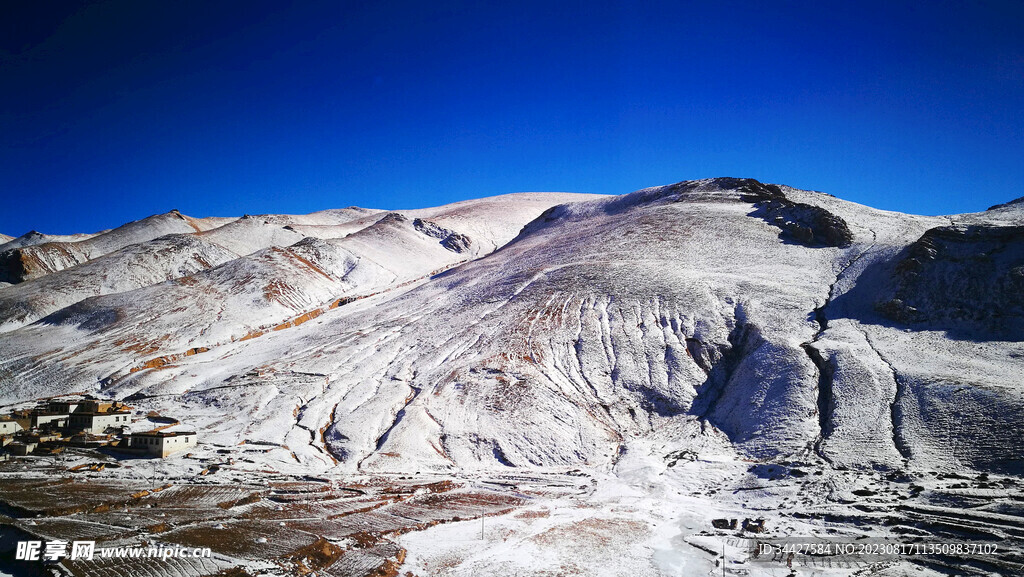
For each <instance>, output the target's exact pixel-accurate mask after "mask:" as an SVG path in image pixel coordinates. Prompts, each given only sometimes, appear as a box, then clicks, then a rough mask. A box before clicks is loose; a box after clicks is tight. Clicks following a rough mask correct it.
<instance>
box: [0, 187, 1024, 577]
mask: <svg viewBox="0 0 1024 577" xmlns="http://www.w3.org/2000/svg"><path fill="white" fill-rule="evenodd" d="M151 219H152V220H151ZM151 219H146V220H143V221H138V222H136V223H131V224H130V225H126V227H122V228H123V229H124V230H122V229H115V230H113V231H106V232H104V233H100V234H97V235H92V236H87V237H83V238H80V239H59V240H54V239H48V238H36V237H32V238H21V239H14V240H11V241H9V242H7V243H6V244H3V245H0V260H3V261H4V262H5V263H11V262H16V263H21V264H18V265H17V266H14V265H11V266H9V267H8V268H9V269H10V271H14V272H18V271H20V272H19V274H20V275H21V276H20V277H19V276H17V275H13V276H12V275H11V273H10V272H8V275H9V277H10V278H9V281H13V284H10V286H3V287H2V288H0V402H2V403H3V404H4V405H5V407H7V408H15V407H20V406H30V405H31V404H32V402H33V401H34V400H35V399H37V398H41V397H52V396H56V395H62V394H72V393H75V394H82V393H88V394H92V395H95V396H99V397H104V398H115V399H119V400H124V401H126V402H128V403H129V404H131V405H132V406H133V407H135V410H136V412H137V417H139V418H141V417H142V416H143V415H145V414H147V413H149V412H150V411H156V412H158V413H160V414H163V415H167V416H171V417H174V418H177V419H179V420H180V421H182V423H183V424H182V425H180V426H181V427H187V428H192V429H196V430H198V431H199V433H200V445H199V447H198V448H197V449H196V450H195V451H194V452H192V453H191V454H190V455H187V456H186V455H178V456H174V457H172V458H169V459H166V460H161V461H150V460H141V459H120V460H118V459H115V458H114V457H112V456H110V455H89V454H86V453H75V454H73V455H71V456H68V457H65V458H64V460H63V462H61V461H56V462H54V461H55V460H54V459H53V458H49V459H47V458H33V457H30V458H27V459H23V460H22V459H20V460H16V461H13V462H10V463H6V464H4V465H3V468H2V469H0V500H3V501H4V502H7V503H8V504H9V505H11V506H13V507H14V509H12V510H11V511H8V512H7V514H8V515H11V517H12V519H13V520H10V521H8V522H9V523H13V524H14V525H17V526H19V527H20V528H22V529H24V530H27V531H29V532H32V533H35V534H38V535H41V536H45V537H51V538H71V536H73V535H96V536H97V538H98V539H100V538H110V537H105V536H107V535H110V534H116V535H117V536H116V537H112V538H113V539H122V540H125V542H141V541H144V540H153V539H156V540H160V541H161V542H164V541H165V542H169V543H182V544H190V545H192V544H199V543H211V545H209V546H211V548H213V549H214V551H215V553H216V556H215V558H214V559H212V560H207V561H208V563H207V564H203V563H200V562H198V561H197V562H194V563H177V564H175V565H173V566H171V565H166V566H165V565H154V567H155V568H147V569H146V571H147V572H149V573H153V574H166V575H205V574H213V573H216V572H218V571H221V570H224V569H229V568H231V567H243V568H245V570H246V571H248V572H249V573H251V574H255V573H261V572H269V573H288V572H301V571H303V570H304V569H303V568H305V569H309V570H314V571H317V572H318V574H331V575H356V574H371V573H373V572H374V571H378V572H380V573H379V574H396V575H397V574H400V575H405V574H406V573H407V572H409V573H412V574H414V575H524V574H536V575H706V574H721V573H722V571H723V569H724V571H725V573H726V574H734V575H739V574H745V575H788V574H790V572H791V571H795V572H796V574H800V575H850V574H865V575H867V574H873V575H904V574H911V575H932V574H939V575H946V574H977V575H988V574H1004V575H1013V574H1018V573H1019V572H1021V571H1024V544H1022V539H1024V505H1022V502H1024V501H1022V499H1024V497H1021V495H1022V492H1021V490H1020V488H1021V485H1020V483H1021V482H1024V481H1022V480H1021V476H1022V474H1024V442H1021V440H1020V438H1019V433H1018V431H1019V430H1020V428H1021V425H1024V393H1022V387H1021V382H1020V379H1021V377H1020V376H1021V374H1022V370H1021V369H1022V368H1024V361H1022V359H1024V344H1022V342H1024V338H1022V332H1021V330H1020V327H1021V326H1024V311H1022V305H1024V303H1022V299H1021V294H1024V292H1022V291H1024V232H1022V231H1024V228H1022V227H1024V205H1022V204H1021V203H1015V204H1009V205H1006V206H1002V207H1000V208H994V209H992V210H989V211H987V212H985V213H978V214H972V215H956V216H949V217H924V216H915V215H906V214H899V213H891V212H884V211H878V210H874V209H871V208H868V207H864V206H860V205H856V204H853V203H849V202H845V201H842V200H839V199H836V198H834V197H831V196H828V195H825V194H822V193H816V192H808V191H801V190H796V189H791V188H788V187H775V186H771V185H767V186H766V185H762V184H761V183H757V182H756V181H749V180H739V179H713V180H705V181H691V182H685V183H679V184H676V185H671V186H667V187H658V188H652V189H645V190H641V191H637V192H635V193H632V194H629V195H624V196H619V197H599V196H591V195H573V194H553V193H552V194H547V193H526V194H517V195H506V196H500V197H492V198H484V199H480V200H475V201H467V202H463V203H456V204H453V205H447V206H444V207H438V208H434V209H418V210H411V211H401V210H400V211H393V212H387V211H376V210H364V209H355V208H353V209H343V210H337V211H325V212H322V213H315V214H313V215H303V216H288V215H265V216H246V217H244V218H240V219H192V218H190V217H185V216H183V215H180V214H178V213H176V212H174V213H168V214H167V215H159V216H157V217H151ZM148 221H151V222H152V223H153V224H152V226H151V227H150V226H149V225H146V224H145V223H146V222H148ZM182 227H188V229H184V228H182ZM27 236H30V235H27ZM37 236H38V235H37ZM68 245H70V246H68ZM79 245H80V246H79ZM61 259H63V260H61ZM68 259H71V260H68ZM72 261H74V262H72ZM19 267H20V268H19ZM0 286H2V285H0ZM134 426H135V427H136V428H142V429H145V428H147V427H148V425H146V424H145V420H144V419H143V420H141V421H139V422H137V423H136V424H135V425H134ZM90 459H91V460H93V461H95V460H97V459H102V460H104V461H105V462H109V463H110V466H107V467H106V468H104V469H103V470H102V471H89V470H87V469H79V470H77V471H74V472H70V471H64V469H65V468H68V467H72V466H75V465H76V464H83V463H88V462H91V461H90ZM116 465H119V466H116ZM48 468H49V469H48ZM44 470H45V471H48V472H47V473H46V474H48V475H50V476H51V477H61V478H71V479H74V481H72V482H70V483H67V485H68V486H71V487H76V488H78V487H80V486H81V487H83V489H82V490H83V491H85V489H84V487H89V486H93V485H95V486H96V487H100V489H98V494H99V495H100V496H101V497H103V496H109V498H107V499H102V498H101V499H100V501H102V503H100V505H97V504H95V503H93V502H92V501H83V503H85V504H83V505H81V507H79V508H78V509H76V510H74V511H70V510H59V507H57V506H56V505H54V506H48V501H47V500H48V499H49V500H58V501H59V500H60V498H61V495H62V494H63V493H61V491H60V490H59V489H47V490H45V491H44V490H43V489H41V488H37V487H34V486H31V485H25V483H26V482H27V481H25V480H26V479H35V478H38V477H40V475H42V474H43V473H44V472H45V471H44ZM116 483H126V484H130V485H132V486H133V487H136V486H137V488H138V489H137V490H152V489H154V488H157V487H163V486H165V485H171V487H169V488H166V489H163V490H162V491H160V492H157V493H153V494H152V495H147V496H145V497H142V498H131V497H130V494H131V493H134V492H135V491H129V492H128V494H129V498H125V497H124V495H122V494H121V493H119V492H117V491H115V490H114V489H112V488H111V487H112V486H113V485H110V484H116ZM439 483H440V484H439ZM402 487H405V488H407V489H409V490H408V491H406V490H404V489H403V488H402ZM85 493H88V491H85V492H83V493H82V494H83V496H82V497H81V498H82V499H85V497H84V495H85ZM95 493H96V492H93V493H89V495H91V496H90V498H91V499H95ZM76 494H77V493H76ZM76 498H78V497H76ZM33 499H34V500H33ZM72 501H74V499H72ZM98 506H99V508H100V509H101V510H94V509H96V508H97V507H98ZM103 506H106V509H105V510H103V509H104V507H103ZM125 506H127V508H128V509H127V511H129V512H126V513H119V512H117V513H115V511H120V509H119V508H123V507H125ZM65 509H66V508H65ZM0 512H3V511H0ZM12 513H13V514H12ZM35 514H43V515H44V517H42V518H40V519H39V520H36V519H35V518H34V516H33V515H35ZM156 515H163V516H162V517H157V516H156ZM124 517H131V520H128V519H125V518H124ZM716 520H717V522H715V521H716ZM733 520H735V523H733ZM30 521H31V522H32V523H35V524H33V525H30V524H29V522H30ZM143 521H144V522H143ZM716 525H717V526H716ZM118 531H121V532H120V533H118ZM782 538H788V539H792V540H794V541H797V542H798V541H800V540H801V539H803V540H806V539H810V538H825V539H835V540H837V541H842V542H858V541H860V542H870V541H871V540H876V539H885V540H888V541H891V542H905V543H906V542H918V543H933V542H934V543H940V544H941V543H947V544H948V543H982V542H983V543H994V544H996V545H998V552H997V553H996V554H985V555H981V554H970V555H967V554H944V555H943V554H938V555H936V554H928V555H903V556H900V557H897V558H891V557H887V558H873V557H870V556H868V557H857V558H854V557H850V556H846V557H827V556H824V557H817V558H811V557H808V556H797V557H795V558H794V559H793V560H792V562H791V564H792V567H789V566H787V562H786V559H784V558H775V559H774V560H772V559H765V558H764V556H760V557H757V558H755V557H754V556H752V553H751V552H752V550H753V549H752V548H753V547H755V544H756V542H757V540H758V539H760V540H762V541H764V540H766V539H782ZM260 539H264V540H263V541H260ZM865 540H867V541H865ZM723 552H724V565H723ZM72 570H73V571H74V572H76V573H77V574H83V575H84V574H88V575H108V574H109V575H114V574H132V573H131V570H130V569H125V568H124V567H122V566H121V565H117V564H111V565H110V566H109V567H108V566H106V565H103V566H101V565H91V566H86V565H82V567H80V568H79V567H77V566H76V568H73V569H72ZM857 572H860V573H857Z"/></svg>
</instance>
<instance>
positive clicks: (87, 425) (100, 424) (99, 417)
mask: <svg viewBox="0 0 1024 577" xmlns="http://www.w3.org/2000/svg"><path fill="white" fill-rule="evenodd" d="M131 422H132V414H131V413H130V412H128V411H124V412H109V413H92V412H90V413H83V412H77V413H71V416H70V419H69V422H68V429H70V430H72V431H84V432H86V433H94V434H98V433H102V432H104V431H106V430H107V429H109V428H111V427H123V426H125V425H128V424H131Z"/></svg>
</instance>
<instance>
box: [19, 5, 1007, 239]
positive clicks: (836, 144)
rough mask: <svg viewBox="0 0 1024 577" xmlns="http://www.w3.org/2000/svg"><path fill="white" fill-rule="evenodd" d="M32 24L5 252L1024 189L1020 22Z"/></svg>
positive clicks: (514, 11)
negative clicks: (265, 216)
mask: <svg viewBox="0 0 1024 577" xmlns="http://www.w3.org/2000/svg"><path fill="white" fill-rule="evenodd" d="M12 4H23V6H21V7H12V6H10V5H12ZM42 4H44V3H33V2H24V3H5V6H4V7H3V8H0V22H2V24H0V86H2V87H3V90H0V200H2V208H0V232H4V233H6V234H11V235H19V234H22V233H24V232H27V231H28V230H30V229H36V230H40V231H43V232H50V233H69V232H85V231H94V230H100V229H104V228H110V227H114V226H117V225H119V224H122V223H124V222H126V221H129V220H134V219H138V218H142V217H144V216H148V215H150V214H154V213H158V212H165V211H167V210H169V209H172V208H177V209H179V210H181V211H182V212H184V213H186V214H190V215H193V216H210V215H241V214H243V213H249V214H258V213H270V212H275V213H282V212H287V213H304V212H311V211H314V210H320V209H325V208H337V207H344V206H350V205H359V206H367V207H375V208H411V207H419V206H431V205H437V204H443V203H446V202H452V201H456V200H461V199H466V198H474V197H480V196H489V195H494V194H502V193H507V192H517V191H534V190H553V191H575V192H597V193H609V194H621V193H625V192H629V191H632V190H635V189H638V188H642V187H645V186H652V185H657V184H667V183H671V182H676V181H679V180H687V179H693V178H704V177H710V176H740V177H754V178H758V179H760V180H762V181H765V182H776V183H783V184H789V185H792V186H797V187H801V188H810V189H815V190H822V191H825V192H829V193H832V194H835V195H836V196H839V197H841V198H845V199H848V200H852V201H856V202H861V203H864V204H869V205H872V206H876V207H879V208H885V209H891V210H900V211H906V212H916V213H922V214H940V213H952V212H966V211H975V210H983V209H985V208H987V207H988V206H990V205H992V204H996V203H999V202H1005V201H1007V200H1010V199H1013V198H1016V197H1019V196H1022V195H1024V162H1022V161H1021V159H1022V158H1024V4H1021V3H1018V2H940V1H935V2H906V3H899V2H896V3H894V2H884V3H873V2H843V3H839V2H835V3H831V2H785V1H780V2H729V1H723V2H699V3H698V2H671V3H658V2H602V1H599V0H595V1H588V2H557V1H550V0H549V1H546V2H536V3H534V2H526V1H524V2H514V3H511V2H504V3H499V2H445V1H438V2H416V3H413V2H387V1H382V2H294V3H291V2H284V1H275V2H262V1H258V0H249V1H245V2H205V1H204V2H193V1H183V2H136V1H134V0H112V1H108V2H99V3H92V2H85V1H82V0H62V1H56V0H55V2H53V3H45V6H44V7H39V5H42Z"/></svg>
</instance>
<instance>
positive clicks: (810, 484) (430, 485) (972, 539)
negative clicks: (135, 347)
mask: <svg viewBox="0 0 1024 577" xmlns="http://www.w3.org/2000/svg"><path fill="white" fill-rule="evenodd" d="M197 471H198V473H197ZM1021 495H1022V492H1021V487H1020V481H1019V480H1018V479H1015V478H1010V477H996V476H980V477H978V476H974V477H970V478H968V477H966V476H961V475H956V474H950V473H938V472H935V473H932V472H927V471H924V472H920V473H915V474H899V473H897V474H893V473H888V474H885V473H875V472H866V471H837V470H834V469H832V468H830V467H828V466H827V465H821V464H820V463H814V462H807V463H776V464H753V463H750V462H745V461H741V460H736V459H727V458H723V459H720V460H707V459H695V458H692V456H688V455H660V454H657V451H656V450H655V449H654V448H653V447H651V446H648V445H644V444H643V443H638V444H636V445H632V446H631V448H630V450H628V451H626V452H625V453H624V454H623V455H622V457H621V458H620V459H619V460H618V462H617V464H616V466H615V468H614V469H613V470H609V471H593V470H526V469H514V468H508V469H506V470H505V471H500V472H492V473H490V474H482V473H481V474H473V475H467V476H457V475H438V474H421V475H374V476H364V475H345V476H332V475H330V474H327V475H316V476H311V475H303V474H289V473H288V472H287V471H275V470H270V469H260V463H259V462H258V458H252V456H251V455H249V456H247V454H246V452H245V451H244V450H241V449H240V448H237V447H236V448H227V447H224V448H220V449H217V448H216V447H207V448H206V450H205V451H200V452H197V453H195V454H193V455H191V456H177V457H174V458H171V459H166V460H146V459H120V460H119V459H116V458H114V457H111V456H108V455H104V454H101V453H96V452H92V451H85V450H81V451H72V452H69V453H65V454H64V455H62V456H59V457H26V458H19V459H13V460H9V461H7V462H4V463H0V501H2V505H0V513H2V514H3V516H2V517H0V523H2V525H0V533H2V535H0V537H2V539H0V542H2V543H3V544H4V545H3V546H0V549H4V550H3V551H2V552H0V567H3V568H4V569H6V570H7V571H8V572H10V573H12V574H14V575H22V574H24V575H32V574H40V573H33V572H32V571H33V568H34V565H33V564H32V563H29V562H26V561H18V560H14V550H13V549H14V542H15V541H18V540H22V541H24V540H31V539H37V540H40V541H42V542H43V543H44V549H45V543H46V542H52V541H57V540H61V541H68V542H70V541H76V540H87V541H95V542H96V551H97V553H96V557H94V559H93V560H80V559H79V560H75V561H70V560H68V559H66V558H65V559H62V560H61V561H60V562H59V563H51V564H49V565H47V566H46V567H45V569H46V570H47V572H49V571H52V572H55V573H56V574H60V575H75V576H82V577H105V576H126V577H127V576H131V575H143V574H144V575H151V576H153V577H163V576H167V577H200V576H204V575H238V576H241V575H288V574H310V573H312V574H316V575H321V576H350V575H351V576H355V575H403V576H405V575H415V576H427V575H452V576H454V575H509V576H512V575H623V576H642V575H652V576H653V575H721V574H725V575H751V576H766V577H768V576H782V575H820V576H832V575H835V576H839V575H886V576H896V575H920V576H928V575H1018V574H1020V573H1021V571H1022V570H1024V497H1022V496H1021ZM801 543H818V544H829V545H832V546H837V545H840V544H847V546H848V547H851V549H852V550H853V554H843V555H836V554H831V555H829V554H821V555H817V554H816V555H809V554H804V552H797V553H796V554H795V555H793V556H792V559H790V558H789V556H788V555H787V554H786V551H790V550H791V549H785V550H783V551H782V552H781V553H780V552H778V550H776V551H773V552H767V551H766V552H765V553H764V554H762V555H758V554H757V553H756V552H757V551H758V550H759V545H761V544H772V545H775V546H777V547H784V546H787V545H788V546H789V547H793V546H795V545H798V544H801ZM892 543H905V544H915V543H916V544H917V545H918V552H916V553H915V552H910V551H908V552H906V553H905V554H897V555H886V554H883V553H885V551H883V550H882V549H883V548H884V547H882V545H884V544H892ZM935 544H937V545H953V544H966V545H968V546H970V545H971V544H975V545H976V544H986V545H992V546H994V550H992V549H993V547H988V548H987V549H986V550H982V549H975V550H973V551H971V550H968V549H963V548H962V547H961V548H960V550H953V549H951V548H950V547H946V549H945V550H944V551H941V550H940V551H939V552H938V553H935V552H932V553H923V552H920V551H921V548H922V547H927V546H931V545H935ZM159 546H163V547H164V548H167V547H172V546H184V547H189V548H202V547H209V548H210V549H211V552H212V555H211V556H210V557H209V558H199V559H195V558H170V559H166V560H164V559H153V558H143V559H138V558H130V559H113V558H102V557H101V556H100V554H99V551H100V550H101V549H107V548H131V547H159ZM761 550H764V548H763V547H762V548H761ZM827 552H828V551H826V553H827ZM858 553H859V554H858ZM723 554H724V568H723V565H722V564H723ZM41 574H48V573H41Z"/></svg>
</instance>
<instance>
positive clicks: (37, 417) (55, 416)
mask: <svg viewBox="0 0 1024 577" xmlns="http://www.w3.org/2000/svg"><path fill="white" fill-rule="evenodd" d="M30 417H31V419H32V426H33V427H34V428H37V429H42V428H51V429H52V428H57V429H63V428H64V427H67V426H68V414H67V413H59V412H55V411H48V410H45V409H36V410H34V411H32V414H31V415H30Z"/></svg>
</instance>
